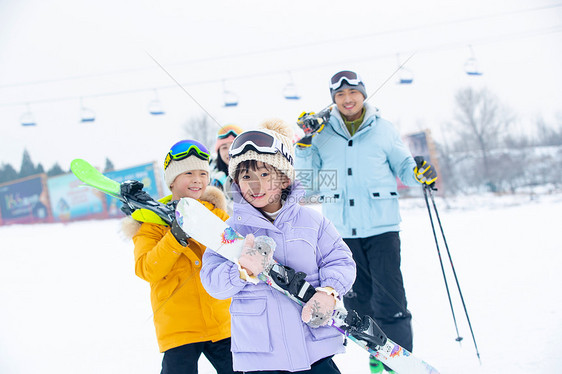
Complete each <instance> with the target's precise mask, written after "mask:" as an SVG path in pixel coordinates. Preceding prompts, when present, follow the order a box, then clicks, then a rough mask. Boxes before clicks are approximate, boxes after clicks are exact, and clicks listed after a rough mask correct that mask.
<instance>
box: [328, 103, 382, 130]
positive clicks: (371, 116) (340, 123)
mask: <svg viewBox="0 0 562 374" xmlns="http://www.w3.org/2000/svg"><path fill="white" fill-rule="evenodd" d="M363 106H364V107H365V111H366V112H365V120H364V121H363V123H362V124H361V126H359V128H358V129H357V131H356V132H355V134H358V133H359V132H360V131H362V130H364V129H366V128H368V127H370V126H371V125H374V124H375V121H376V120H377V118H379V109H378V108H377V107H374V106H371V105H369V104H368V103H363ZM332 118H334V120H331V119H332ZM328 123H330V124H331V125H332V128H333V129H334V131H335V132H336V133H338V134H339V135H341V136H343V137H344V138H346V139H349V138H350V137H351V134H350V133H349V131H348V130H347V127H346V126H345V122H344V120H343V118H342V115H341V113H340V111H339V110H338V108H337V106H335V107H334V108H333V109H332V112H331V117H330V121H329V122H328Z"/></svg>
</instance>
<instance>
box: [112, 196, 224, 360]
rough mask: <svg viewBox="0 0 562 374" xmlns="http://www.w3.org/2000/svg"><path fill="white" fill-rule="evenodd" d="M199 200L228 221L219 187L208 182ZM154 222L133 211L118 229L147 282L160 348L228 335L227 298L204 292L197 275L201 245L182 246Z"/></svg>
mask: <svg viewBox="0 0 562 374" xmlns="http://www.w3.org/2000/svg"><path fill="white" fill-rule="evenodd" d="M221 197H222V198H221ZM169 200H170V197H168V198H164V199H162V200H161V201H162V202H166V201H169ZM200 202H201V203H203V204H204V205H205V206H206V207H207V208H208V209H209V210H210V211H211V212H213V213H214V214H216V215H217V216H218V217H220V218H221V219H222V220H223V221H226V220H227V219H228V215H227V214H226V213H225V211H224V210H223V209H221V208H224V207H226V201H225V198H224V195H223V194H222V192H220V190H218V189H216V188H215V187H212V186H208V187H207V190H206V191H205V195H204V196H203V197H202V198H201V200H200ZM133 219H135V220H136V221H135V220H133ZM138 221H141V222H142V224H140V223H139V222H138ZM158 221H159V220H158V218H157V217H155V215H154V214H153V213H152V212H149V211H143V210H137V211H135V212H134V213H133V216H132V218H131V217H128V218H127V219H126V221H124V222H123V231H124V232H125V233H126V234H128V235H129V236H132V239H133V242H134V244H135V273H136V275H138V276H139V277H140V278H142V279H144V280H146V281H148V282H149V283H150V300H151V302H152V310H153V313H154V326H155V327H156V336H157V338H158V345H159V347H160V352H165V351H167V350H168V349H170V348H174V347H178V346H180V345H184V344H189V343H196V342H204V341H209V340H210V341H217V340H221V339H226V338H228V337H230V313H229V307H230V299H227V300H218V299H215V298H213V297H211V296H209V294H208V293H207V292H206V291H205V289H204V288H203V285H202V284H201V279H200V277H199V272H200V271H201V258H202V257H203V253H204V252H205V249H206V248H205V247H204V246H203V245H202V244H199V243H198V242H196V241H195V240H193V239H189V244H188V246H187V247H182V246H181V245H180V244H179V243H178V242H177V241H176V239H175V238H174V236H173V235H172V233H171V232H170V228H169V227H168V226H167V225H164V224H163V222H162V223H154V222H158ZM135 226H136V227H135Z"/></svg>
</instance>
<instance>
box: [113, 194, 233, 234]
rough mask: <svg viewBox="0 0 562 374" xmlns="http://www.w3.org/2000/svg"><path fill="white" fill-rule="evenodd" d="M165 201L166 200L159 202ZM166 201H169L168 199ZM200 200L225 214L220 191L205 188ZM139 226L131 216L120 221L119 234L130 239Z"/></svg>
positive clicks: (224, 198) (224, 199)
mask: <svg viewBox="0 0 562 374" xmlns="http://www.w3.org/2000/svg"><path fill="white" fill-rule="evenodd" d="M165 199H166V198H164V199H161V200H165ZM167 200H168V201H169V199H167ZM200 200H202V201H207V202H209V203H211V204H213V205H214V206H215V208H219V209H222V210H224V211H225V212H226V197H225V196H224V194H223V193H222V191H221V190H219V189H218V188H217V187H215V186H207V188H206V189H205V193H204V194H203V196H201V199H200ZM141 225H142V222H139V221H137V220H135V219H134V218H133V217H131V216H127V217H125V218H123V220H122V221H121V232H123V235H125V237H126V238H128V239H132V238H133V236H135V234H136V233H137V231H139V229H140V227H141Z"/></svg>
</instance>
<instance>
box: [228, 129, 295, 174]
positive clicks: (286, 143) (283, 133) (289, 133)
mask: <svg viewBox="0 0 562 374" xmlns="http://www.w3.org/2000/svg"><path fill="white" fill-rule="evenodd" d="M251 131H260V132H264V133H266V134H269V135H271V136H273V137H274V138H276V139H278V140H279V141H281V143H283V147H284V148H285V149H286V150H287V151H288V152H289V154H290V157H291V161H293V160H294V159H295V148H294V146H293V142H292V139H293V129H292V128H291V126H289V124H288V123H286V122H285V121H283V120H281V119H269V120H266V121H264V122H262V123H261V124H260V125H259V127H258V129H257V130H251ZM246 132H247V131H246ZM242 134H243V133H242ZM249 160H255V161H261V162H263V163H266V164H269V165H271V166H273V167H275V168H276V169H277V170H279V171H280V172H281V173H283V174H285V175H286V176H287V178H289V180H290V181H291V183H292V182H293V181H294V180H295V167H294V166H293V165H292V163H291V162H290V161H289V160H288V159H287V158H286V157H285V156H283V155H282V154H281V153H275V154H267V153H258V152H256V151H254V150H249V151H247V152H245V153H242V154H241V155H238V156H234V157H231V159H230V162H229V163H228V175H229V176H230V177H231V178H232V179H234V175H235V174H236V169H237V168H238V165H239V164H240V163H241V162H244V161H249ZM293 162H294V161H293Z"/></svg>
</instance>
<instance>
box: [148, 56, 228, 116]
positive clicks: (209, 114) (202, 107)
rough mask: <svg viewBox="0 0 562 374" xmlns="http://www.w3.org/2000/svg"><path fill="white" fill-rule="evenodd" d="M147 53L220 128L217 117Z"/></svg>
mask: <svg viewBox="0 0 562 374" xmlns="http://www.w3.org/2000/svg"><path fill="white" fill-rule="evenodd" d="M145 52H146V54H147V55H148V56H149V57H150V58H151V59H152V61H154V62H155V63H156V65H158V66H159V67H160V69H162V71H164V73H166V74H167V75H168V77H170V79H172V80H173V81H174V82H175V83H176V85H178V86H179V87H180V88H181V89H182V91H183V92H185V94H186V95H187V96H189V97H190V98H191V100H193V101H194V102H195V104H197V105H199V107H200V108H201V109H203V111H204V112H205V113H207V115H208V116H209V117H210V118H211V119H212V120H213V121H215V123H216V124H217V125H219V127H220V126H221V124H220V122H219V121H217V119H216V118H215V117H213V115H212V114H211V113H209V112H208V111H207V109H205V107H204V106H203V105H201V104H200V103H199V101H197V100H196V99H195V98H194V97H193V96H192V95H191V94H190V93H189V91H188V90H186V89H185V87H184V86H182V85H181V83H180V82H178V81H177V80H176V78H174V76H173V75H172V74H170V72H168V70H166V69H165V68H164V66H162V65H161V64H160V63H159V62H158V61H157V60H156V59H155V58H154V57H153V56H152V55H151V54H150V53H148V51H145Z"/></svg>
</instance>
